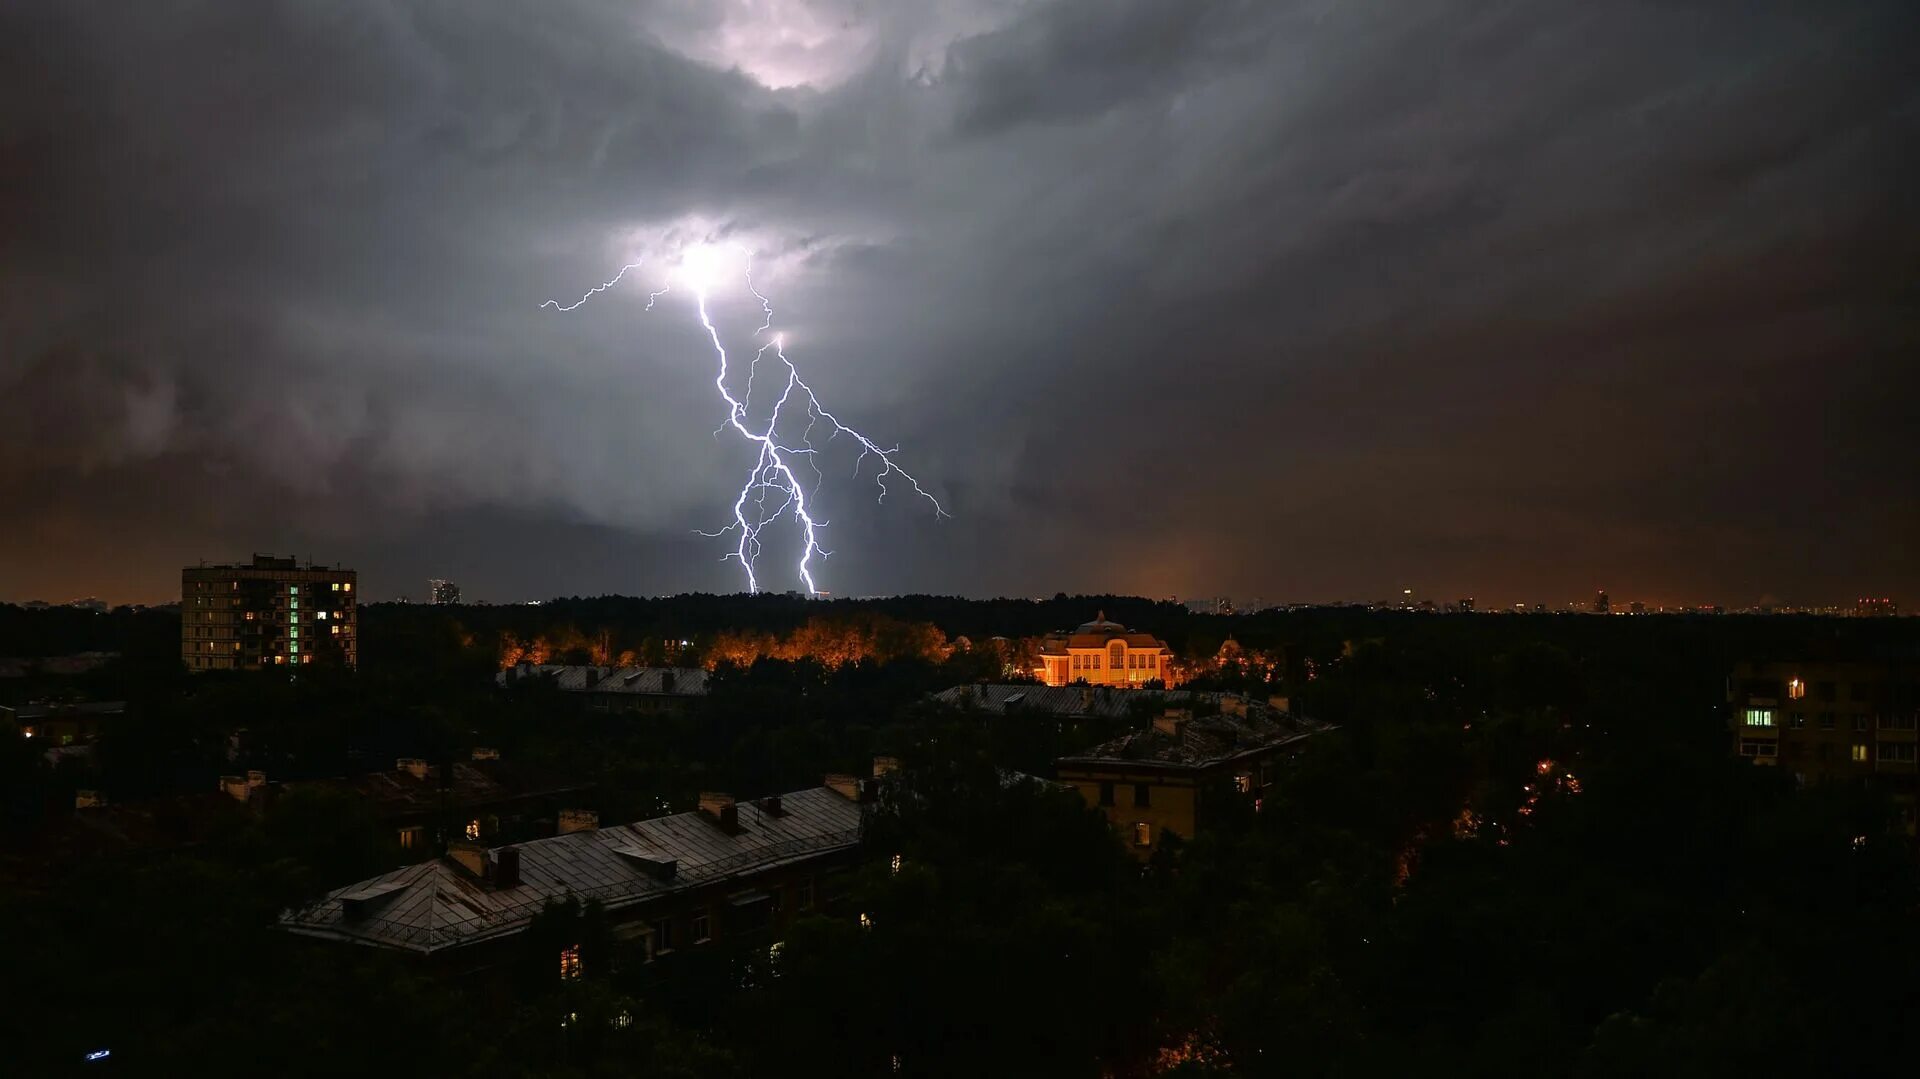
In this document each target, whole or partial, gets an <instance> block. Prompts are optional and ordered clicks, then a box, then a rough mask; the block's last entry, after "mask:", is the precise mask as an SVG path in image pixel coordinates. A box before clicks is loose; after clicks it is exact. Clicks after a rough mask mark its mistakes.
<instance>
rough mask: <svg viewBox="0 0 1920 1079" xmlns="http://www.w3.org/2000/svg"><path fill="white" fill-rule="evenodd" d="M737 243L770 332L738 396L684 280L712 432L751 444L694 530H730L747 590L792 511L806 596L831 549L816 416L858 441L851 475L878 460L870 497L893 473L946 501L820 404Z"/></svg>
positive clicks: (883, 493)
mask: <svg viewBox="0 0 1920 1079" xmlns="http://www.w3.org/2000/svg"><path fill="white" fill-rule="evenodd" d="M739 250H740V252H741V254H742V256H743V258H744V260H745V269H744V270H743V275H744V277H745V280H746V287H747V291H748V292H750V293H752V294H753V297H754V299H756V300H758V301H759V302H760V309H761V312H762V313H763V314H764V315H765V316H766V317H765V318H764V320H763V321H762V322H761V323H760V328H759V329H757V330H755V331H754V337H755V338H759V337H763V336H764V337H768V340H767V341H766V343H764V344H762V345H760V347H759V348H758V349H757V350H756V351H755V352H754V354H753V359H752V360H751V361H749V362H748V364H747V377H746V387H745V389H744V390H743V391H742V392H741V393H740V394H739V395H738V396H735V394H734V392H733V390H732V389H731V388H729V385H728V376H729V374H730V373H731V371H730V369H729V367H730V363H731V360H730V359H729V357H728V355H727V348H726V344H725V343H724V342H723V341H722V340H721V338H720V330H719V328H718V327H716V326H715V325H714V322H713V317H712V315H711V314H710V313H709V312H708V310H707V293H708V289H709V282H708V281H706V280H703V279H701V275H698V274H694V275H692V276H694V280H692V281H691V282H690V283H691V285H692V289H691V291H692V292H693V301H694V304H693V306H694V311H695V312H696V313H697V314H698V316H699V319H700V326H701V328H702V329H704V330H705V331H706V334H707V339H708V340H709V341H710V342H711V343H712V344H713V353H714V357H715V359H716V361H717V365H718V366H717V370H716V372H715V374H714V378H713V385H714V389H716V390H718V391H719V393H720V400H721V402H722V403H724V404H725V406H726V410H727V415H726V419H725V420H724V421H722V422H721V424H720V426H719V427H718V428H716V429H715V430H714V435H715V436H716V437H718V436H719V434H720V433H721V432H723V431H726V430H729V429H731V430H732V431H733V432H734V433H735V434H737V435H738V436H739V437H740V438H741V439H743V440H744V441H746V442H747V443H748V444H750V445H751V446H752V447H753V448H754V453H755V460H754V464H753V467H752V468H751V469H750V470H749V471H748V472H747V477H746V479H745V481H744V482H743V483H742V484H741V486H740V490H739V492H738V493H737V494H736V495H735V497H734V500H733V520H732V522H731V523H729V524H727V525H725V526H723V527H721V528H719V529H717V530H715V531H712V532H708V531H704V530H700V529H696V530H695V531H697V532H699V534H700V535H702V536H706V537H708V538H711V539H717V538H720V537H723V536H729V535H731V536H734V537H735V545H734V549H733V550H732V551H730V552H728V553H727V554H726V555H723V556H722V559H721V560H722V561H736V562H739V563H740V567H741V569H742V570H744V571H745V573H746V575H747V591H749V592H758V591H760V575H759V570H758V568H757V567H758V563H759V558H760V554H761V550H762V544H761V533H762V531H764V530H765V529H766V528H767V526H769V525H772V524H774V523H775V522H777V521H779V520H781V519H782V518H785V517H788V516H791V518H792V520H793V522H794V526H795V528H796V529H797V531H798V532H799V536H800V539H801V550H800V561H799V564H798V565H797V566H795V573H796V575H797V576H798V577H799V579H800V582H801V584H803V585H805V586H806V589H807V594H808V595H810V596H811V595H818V594H819V593H820V589H819V586H818V585H817V583H816V582H815V579H814V575H813V573H814V559H815V558H816V557H818V558H820V559H825V558H827V557H828V556H829V555H831V554H832V552H831V551H828V550H827V549H826V548H825V547H822V546H821V545H820V530H821V529H823V528H825V527H826V526H827V522H826V521H825V520H823V519H821V518H819V517H818V516H816V512H815V509H814V507H813V502H812V500H813V499H814V498H815V497H816V496H817V495H818V491H819V486H820V484H821V482H822V480H823V478H824V477H823V475H822V473H821V471H820V467H819V465H818V464H817V463H816V462H817V459H818V457H819V455H820V453H821V447H816V446H815V445H814V443H813V433H814V431H815V429H816V428H818V427H819V426H820V424H821V422H822V421H824V422H825V423H826V424H827V425H828V426H829V427H830V428H831V429H832V430H831V433H830V434H828V435H827V439H826V441H827V442H828V443H831V442H833V441H834V440H835V439H837V438H839V437H840V436H841V435H846V436H847V437H848V438H850V439H852V440H853V441H854V442H855V444H857V445H858V446H859V447H860V453H859V456H858V457H856V458H855V459H854V463H853V474H854V475H855V476H856V477H857V476H858V475H859V474H860V467H861V465H862V464H863V463H864V462H865V461H866V459H867V458H868V457H870V456H871V457H874V458H877V459H878V460H879V462H880V465H879V467H878V469H877V470H876V471H875V473H874V477H873V479H874V483H875V485H876V486H877V487H878V488H879V495H878V496H877V497H876V499H875V501H876V502H879V503H885V502H886V500H887V496H888V495H889V494H891V493H893V491H892V489H891V488H889V487H888V484H887V481H888V479H889V478H890V477H897V479H896V481H895V482H896V483H899V482H904V483H905V484H906V485H907V486H908V487H910V488H912V492H913V494H914V495H916V496H918V497H920V498H924V499H926V500H927V502H928V503H929V504H931V505H932V506H933V511H934V515H935V516H936V517H946V516H949V514H948V513H947V511H946V508H945V507H943V506H941V505H940V501H939V499H937V498H935V497H934V496H933V495H932V494H931V493H929V492H928V491H927V490H926V489H925V488H924V487H922V486H921V485H920V481H919V480H918V479H917V478H915V477H914V475H913V474H912V473H910V472H908V471H907V470H906V469H904V468H902V467H900V464H899V462H898V461H896V460H895V459H894V458H895V455H896V454H898V453H899V452H900V447H899V446H898V445H895V446H893V447H891V448H882V447H881V446H880V445H879V444H878V443H876V442H874V441H873V440H872V439H871V438H868V437H867V436H866V435H864V434H862V433H861V432H860V431H858V430H856V429H854V428H852V427H849V426H847V425H846V424H845V423H842V422H841V421H840V418H839V417H838V416H835V415H834V414H833V413H832V412H830V411H828V410H827V409H826V407H825V406H823V405H822V404H821V403H820V397H819V395H818V394H816V393H815V392H814V389H813V387H812V386H810V385H808V384H807V381H806V380H805V379H804V378H802V377H801V376H800V368H799V367H798V366H797V365H796V364H795V363H794V362H793V360H791V359H790V358H788V356H787V351H786V342H785V340H784V339H783V337H782V335H780V334H775V333H773V332H772V331H773V301H772V300H770V299H768V298H767V296H766V295H765V294H764V293H762V292H761V291H760V290H759V288H758V287H757V286H755V285H754V282H753V254H752V252H750V251H748V250H746V249H745V248H744V247H742V248H740V249H739ZM703 261H705V260H703ZM639 265H640V264H639V263H637V262H632V263H628V264H627V265H625V266H622V267H620V270H619V272H618V273H616V274H614V275H613V277H612V279H610V280H608V281H606V282H604V283H602V284H600V285H596V286H594V287H593V288H590V289H588V290H587V291H586V292H585V293H583V294H582V295H581V296H580V298H579V299H578V300H575V301H574V302H572V303H570V304H565V305H562V304H561V303H560V302H559V301H557V300H547V301H546V302H544V303H542V304H541V305H540V307H541V309H542V310H544V309H546V308H548V307H551V308H553V309H554V310H555V311H556V312H559V313H561V314H565V313H567V312H569V311H573V310H575V309H577V308H579V307H580V306H581V305H582V304H585V303H586V302H587V301H588V300H590V299H592V298H593V297H594V296H596V295H598V294H599V293H602V292H606V291H607V290H609V289H611V288H613V287H614V286H615V285H618V284H619V283H620V281H621V279H622V278H624V277H626V275H627V273H628V271H630V270H633V269H636V268H637V267H638V266H639ZM668 291H669V290H668V289H666V288H660V289H656V290H654V291H653V292H650V293H648V295H647V306H646V309H647V310H648V311H651V310H653V307H654V304H655V303H656V302H657V301H658V300H659V299H660V297H662V296H665V295H667V294H668ZM769 352H771V353H772V354H773V358H774V361H776V362H777V363H778V365H779V368H784V374H785V377H784V378H782V379H780V381H779V386H780V393H779V396H778V398H776V399H775V401H774V403H773V408H772V410H771V412H769V414H768V416H767V419H766V423H765V424H764V425H759V424H756V423H754V421H753V419H752V416H753V410H752V405H753V388H754V382H755V380H756V379H757V378H758V377H759V370H760V364H761V361H763V360H764V359H766V357H767V354H768V353H769ZM777 369H778V368H776V370H777ZM803 403H804V405H805V408H806V427H805V428H804V429H803V430H802V431H801V432H800V435H799V439H798V441H797V442H795V443H793V444H791V445H790V444H788V443H787V442H785V441H784V440H783V439H784V438H785V436H783V435H782V434H781V431H780V428H781V421H782V419H784V418H785V417H786V416H787V410H788V408H789V406H793V407H796V408H797V407H799V406H800V405H801V404H803ZM801 462H804V463H805V465H806V467H807V469H808V470H809V471H811V472H812V473H813V483H812V485H811V486H809V485H808V484H806V483H804V482H802V480H801V477H800V473H799V471H798V470H797V468H796V466H797V465H798V464H800V463H801ZM769 498H771V499H772V500H773V501H772V505H771V508H769Z"/></svg>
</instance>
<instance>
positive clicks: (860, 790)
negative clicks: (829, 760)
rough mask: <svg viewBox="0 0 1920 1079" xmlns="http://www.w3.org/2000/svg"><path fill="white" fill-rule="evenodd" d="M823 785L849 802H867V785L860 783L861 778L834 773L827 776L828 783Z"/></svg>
mask: <svg viewBox="0 0 1920 1079" xmlns="http://www.w3.org/2000/svg"><path fill="white" fill-rule="evenodd" d="M822 785H823V786H825V787H828V788H831V789H832V790H833V792H834V793H835V794H838V795H839V796H840V797H842V798H845V799H846V800H847V801H849V802H864V801H866V800H867V785H866V784H865V783H862V782H861V781H860V777H859V776H850V775H847V774H845V773H842V772H834V773H831V774H829V775H828V776H827V778H826V782H825V783H824V784H822Z"/></svg>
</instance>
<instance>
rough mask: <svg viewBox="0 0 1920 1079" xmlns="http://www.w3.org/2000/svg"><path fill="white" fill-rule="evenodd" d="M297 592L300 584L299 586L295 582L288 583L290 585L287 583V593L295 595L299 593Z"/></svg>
mask: <svg viewBox="0 0 1920 1079" xmlns="http://www.w3.org/2000/svg"><path fill="white" fill-rule="evenodd" d="M299 594H300V586H299V585H297V584H290V585H288V586H287V595H289V596H297V595H299Z"/></svg>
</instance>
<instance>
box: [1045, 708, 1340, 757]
mask: <svg viewBox="0 0 1920 1079" xmlns="http://www.w3.org/2000/svg"><path fill="white" fill-rule="evenodd" d="M1169 727H1171V729H1168V728H1169ZM1328 729H1330V728H1329V725H1328V724H1326V723H1321V722H1319V721H1318V720H1312V719H1306V718H1304V717H1302V716H1296V715H1294V714H1292V713H1291V712H1282V711H1280V710H1279V709H1277V708H1269V707H1267V706H1266V705H1251V706H1250V707H1248V708H1247V709H1246V711H1245V713H1244V714H1232V713H1227V712H1222V713H1220V714H1218V715H1209V716H1194V717H1192V718H1183V719H1178V720H1176V721H1174V722H1172V723H1170V724H1162V723H1157V722H1156V723H1155V724H1154V725H1152V726H1150V727H1147V728H1146V729H1144V730H1138V731H1132V732H1130V733H1128V734H1124V735H1121V736H1120V737H1118V738H1115V739H1113V740H1112V741H1109V742H1103V743H1101V744H1100V745H1097V746H1095V747H1093V748H1092V749H1089V750H1087V751H1086V752H1084V753H1076V754H1074V755H1073V756H1071V757H1062V758H1060V760H1059V761H1058V762H1056V763H1058V764H1063V765H1076V764H1077V765H1088V764H1104V765H1113V764H1119V765H1142V764H1145V765H1155V766H1158V767H1163V768H1178V769H1185V768H1210V767H1212V766H1214V765H1217V764H1221V763H1223V762H1225V761H1229V760H1232V759H1233V758H1235V757H1238V756H1240V755H1242V754H1245V753H1254V752H1258V751H1260V750H1266V749H1272V748H1274V747H1275V746H1282V745H1286V744H1288V743H1290V742H1297V741H1300V740H1302V739H1304V738H1308V737H1310V736H1312V735H1314V734H1317V733H1319V732H1321V731H1324V730H1328Z"/></svg>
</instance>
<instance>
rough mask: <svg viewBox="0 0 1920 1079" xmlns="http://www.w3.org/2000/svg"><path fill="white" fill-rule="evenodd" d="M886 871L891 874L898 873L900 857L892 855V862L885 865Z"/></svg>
mask: <svg viewBox="0 0 1920 1079" xmlns="http://www.w3.org/2000/svg"><path fill="white" fill-rule="evenodd" d="M887 869H888V870H889V871H890V872H893V873H898V872H900V856H899V855H898V854H896V855H894V856H893V860H892V861H891V862H889V863H888V864H887Z"/></svg>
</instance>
